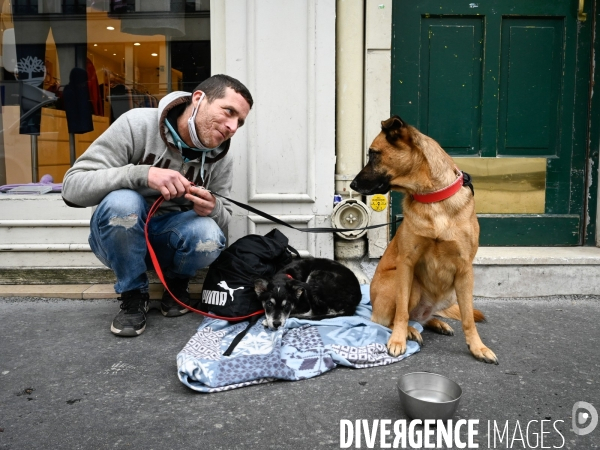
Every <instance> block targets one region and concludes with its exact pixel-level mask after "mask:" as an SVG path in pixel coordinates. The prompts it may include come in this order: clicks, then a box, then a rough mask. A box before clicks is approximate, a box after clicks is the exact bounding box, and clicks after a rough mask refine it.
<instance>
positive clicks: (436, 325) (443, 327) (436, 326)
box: [425, 318, 454, 336]
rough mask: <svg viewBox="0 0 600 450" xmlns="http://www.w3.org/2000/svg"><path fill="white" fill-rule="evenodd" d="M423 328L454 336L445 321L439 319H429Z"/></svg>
mask: <svg viewBox="0 0 600 450" xmlns="http://www.w3.org/2000/svg"><path fill="white" fill-rule="evenodd" d="M425 328H427V329H428V330H431V331H433V332H435V333H438V334H443V335H446V336H454V330H453V329H452V327H451V326H450V325H448V324H447V323H446V322H444V321H442V320H439V319H435V318H433V319H429V320H428V321H427V323H426V324H425Z"/></svg>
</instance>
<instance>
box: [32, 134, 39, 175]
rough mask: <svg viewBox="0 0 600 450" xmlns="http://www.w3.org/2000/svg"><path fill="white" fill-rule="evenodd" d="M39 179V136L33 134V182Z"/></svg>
mask: <svg viewBox="0 0 600 450" xmlns="http://www.w3.org/2000/svg"><path fill="white" fill-rule="evenodd" d="M37 181H38V137H37V135H35V134H32V135H31V182H32V183H37Z"/></svg>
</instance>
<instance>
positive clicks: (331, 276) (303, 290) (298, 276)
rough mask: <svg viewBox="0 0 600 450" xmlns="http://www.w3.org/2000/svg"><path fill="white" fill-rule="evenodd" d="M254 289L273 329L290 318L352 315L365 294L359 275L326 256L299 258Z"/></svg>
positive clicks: (256, 282)
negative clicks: (362, 290)
mask: <svg viewBox="0 0 600 450" xmlns="http://www.w3.org/2000/svg"><path fill="white" fill-rule="evenodd" d="M254 290H255V291H256V294H257V295H258V298H259V300H260V301H261V302H262V305H263V308H264V310H265V320H264V321H263V325H264V326H265V327H268V328H270V329H272V330H276V329H277V328H279V327H282V326H283V325H284V324H285V321H286V320H287V319H288V317H298V318H302V319H310V320H321V319H325V318H328V317H336V316H352V315H354V312H355V311H356V307H357V306H358V304H359V303H360V299H361V296H362V294H361V292H360V284H359V282H358V279H357V278H356V275H354V273H353V272H352V271H351V270H350V269H348V268H347V267H346V266H344V265H342V264H340V263H339V262H337V261H333V260H331V259H325V258H307V259H300V260H296V261H294V262H292V263H290V264H288V265H287V266H286V267H284V268H283V269H281V270H280V271H279V272H277V273H276V274H275V275H274V276H273V279H271V280H265V279H262V278H260V279H258V280H256V281H255V282H254Z"/></svg>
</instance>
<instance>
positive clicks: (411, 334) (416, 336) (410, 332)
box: [406, 326, 423, 345]
mask: <svg viewBox="0 0 600 450" xmlns="http://www.w3.org/2000/svg"><path fill="white" fill-rule="evenodd" d="M406 339H408V340H409V341H416V342H417V343H418V344H419V345H423V338H422V337H421V333H419V332H418V331H417V330H416V328H413V327H411V326H409V327H407V329H406Z"/></svg>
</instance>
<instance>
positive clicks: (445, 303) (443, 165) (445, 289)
mask: <svg viewBox="0 0 600 450" xmlns="http://www.w3.org/2000/svg"><path fill="white" fill-rule="evenodd" d="M462 184H463V183H462V174H461V173H460V172H459V171H458V169H457V168H456V166H455V165H454V161H453V160H452V158H450V156H449V155H448V154H447V153H446V152H445V151H444V150H443V149H442V148H441V147H440V145H439V144H438V143H437V142H436V141H434V140H433V139H431V138H430V137H428V136H425V135H424V134H422V133H420V132H419V131H418V130H417V129H416V128H414V127H411V126H409V125H406V124H405V123H404V122H403V121H402V119H400V118H399V117H398V116H393V117H391V118H389V119H387V120H385V121H383V122H382V123H381V133H379V135H378V136H377V137H376V138H375V140H374V141H373V143H372V144H371V147H370V148H369V162H368V163H367V165H366V166H365V167H364V168H363V169H362V170H361V172H360V173H359V174H358V175H357V176H356V178H355V179H354V181H352V184H351V187H352V189H354V190H355V191H357V192H360V193H362V194H365V195H371V194H384V193H386V192H388V191H390V190H394V191H400V192H403V193H404V194H405V196H404V202H403V203H402V208H403V214H404V219H403V221H402V224H401V225H400V227H399V228H398V231H397V232H396V235H395V236H394V238H393V239H392V241H391V242H390V244H389V245H388V247H387V249H386V250H385V253H384V254H383V257H382V258H381V261H380V262H379V264H378V266H377V269H376V270H375V275H374V276H373V280H372V282H371V303H372V305H373V315H372V317H371V319H372V320H373V321H374V322H377V323H379V324H381V325H384V326H386V327H391V328H393V331H392V335H391V336H390V339H389V341H388V343H387V347H388V351H389V353H390V354H391V355H393V356H397V355H401V354H403V353H404V352H405V351H406V339H407V338H408V339H411V340H415V341H417V342H419V343H422V338H421V335H420V333H419V332H418V331H417V330H416V329H414V328H413V327H410V326H408V320H409V319H411V320H415V321H417V322H419V323H422V324H423V325H424V326H425V327H427V328H429V329H432V330H434V331H436V332H438V333H442V334H447V335H452V334H454V331H453V330H452V328H451V327H450V326H449V325H448V324H447V323H445V322H443V321H441V320H439V319H436V318H435V317H433V315H434V314H437V315H442V316H445V317H452V318H456V319H460V320H462V326H463V330H464V333H465V336H466V339H467V346H468V347H469V350H470V351H471V353H472V354H473V356H474V357H475V358H477V359H478V360H480V361H485V362H487V363H495V364H498V360H497V358H496V355H495V354H494V352H493V351H491V350H490V349H489V348H487V347H486V346H485V345H484V344H483V342H482V341H481V339H480V337H479V334H478V333H477V328H476V327H475V320H483V319H484V318H483V314H481V313H480V312H479V311H477V310H473V258H475V253H476V252H477V248H478V246H479V223H478V222H477V216H476V215H475V202H474V199H473V194H472V192H471V190H470V189H469V188H468V187H466V186H462ZM449 186H452V187H455V188H454V189H453V190H454V191H456V192H455V193H454V194H453V195H452V196H450V197H448V198H446V199H443V200H436V199H435V197H436V196H437V197H438V198H439V197H443V196H444V194H447V191H444V192H443V193H437V191H440V190H442V189H444V188H447V187H449ZM430 193H434V194H433V198H432V196H429V198H428V196H427V194H430ZM423 194H425V195H424V197H423V198H420V196H421V195H423ZM416 199H420V201H417V200H416ZM431 200H433V202H429V201H431ZM422 202H427V203H422ZM457 302H458V307H459V309H460V314H458V311H456V306H455V304H456V303H457Z"/></svg>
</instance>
